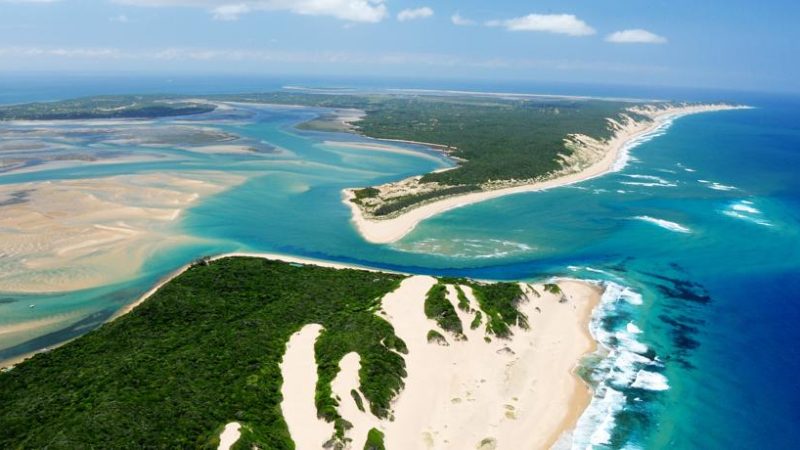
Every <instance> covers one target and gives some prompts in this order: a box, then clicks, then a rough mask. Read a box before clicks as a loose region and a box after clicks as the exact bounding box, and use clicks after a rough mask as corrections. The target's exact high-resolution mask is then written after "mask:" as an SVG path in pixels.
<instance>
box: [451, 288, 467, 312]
mask: <svg viewBox="0 0 800 450" xmlns="http://www.w3.org/2000/svg"><path fill="white" fill-rule="evenodd" d="M454 286H455V288H456V295H458V309H460V310H462V311H466V312H470V311H471V308H470V307H469V299H468V298H467V295H466V294H464V290H463V289H461V286H459V285H457V284H456V285H454Z"/></svg>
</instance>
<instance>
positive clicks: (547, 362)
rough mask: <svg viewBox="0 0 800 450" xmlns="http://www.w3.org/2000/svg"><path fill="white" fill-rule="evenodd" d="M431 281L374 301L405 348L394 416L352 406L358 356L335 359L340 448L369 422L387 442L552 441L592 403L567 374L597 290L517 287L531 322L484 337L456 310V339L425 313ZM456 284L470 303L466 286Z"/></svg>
mask: <svg viewBox="0 0 800 450" xmlns="http://www.w3.org/2000/svg"><path fill="white" fill-rule="evenodd" d="M435 283H436V280H435V279H434V278H432V277H428V276H412V277H409V278H407V279H406V280H404V281H403V282H402V283H401V285H400V287H399V288H398V289H397V290H396V291H394V292H392V293H390V294H388V295H387V296H386V297H384V299H383V301H382V306H383V308H382V309H383V311H385V317H386V319H387V320H389V321H390V322H391V323H392V325H393V326H394V328H395V332H396V333H397V335H398V336H400V337H401V338H402V339H403V340H404V341H405V342H406V344H407V345H408V348H409V354H408V355H406V356H405V361H406V368H407V371H408V377H407V378H406V380H405V388H404V389H403V391H402V392H401V393H400V395H399V396H398V398H397V399H396V400H395V402H394V403H393V420H380V419H378V418H376V417H375V416H373V415H372V414H370V413H369V411H368V410H367V411H366V412H362V411H360V410H358V408H357V406H356V403H355V401H354V400H353V398H352V396H351V394H350V391H351V390H353V389H355V390H356V391H358V386H359V382H358V369H359V359H358V356H357V355H356V354H354V353H350V354H348V355H346V356H345V358H344V359H343V360H342V361H341V363H340V368H341V372H340V373H339V375H338V376H337V378H336V380H335V381H334V383H333V392H334V393H335V395H337V396H338V397H339V399H340V407H339V413H340V414H341V415H342V417H344V419H346V420H347V421H349V422H351V423H352V424H353V428H351V429H350V430H348V431H347V434H346V437H347V438H348V439H350V441H349V442H348V443H347V445H346V448H348V449H353V450H360V449H362V448H363V445H364V442H365V440H366V434H367V432H368V431H369V429H371V428H377V429H379V430H381V431H382V432H384V434H385V440H386V446H387V448H399V449H453V450H462V449H475V448H483V449H520V448H526V449H536V448H548V447H550V446H551V445H553V444H554V443H555V442H556V441H557V440H558V438H559V436H561V435H562V433H564V432H565V431H568V430H570V429H571V428H572V427H574V425H575V423H576V422H577V420H578V417H579V416H580V414H581V412H582V411H583V410H584V409H585V407H586V406H587V405H588V403H589V400H590V391H589V389H588V387H587V386H586V385H585V384H584V383H583V382H582V381H581V380H580V379H578V378H577V376H576V375H574V373H573V370H574V368H575V367H576V365H577V363H578V361H579V360H580V358H581V357H582V356H583V355H584V354H587V353H589V352H591V351H593V350H594V346H595V344H594V341H593V340H592V339H591V337H590V335H589V331H588V324H589V318H590V315H591V311H592V308H593V307H594V305H595V304H596V303H597V301H598V300H599V296H600V293H599V290H598V289H597V288H596V287H595V286H593V285H589V284H586V283H582V282H577V281H569V280H566V281H562V282H560V283H559V285H560V287H561V289H562V291H563V296H562V295H561V294H559V295H555V294H550V293H546V292H545V291H544V289H543V288H542V286H540V285H534V286H528V285H523V286H524V289H525V290H526V292H528V293H529V295H528V299H529V300H528V302H527V303H524V304H523V305H522V306H521V310H522V311H523V312H525V313H526V314H527V315H528V316H529V317H530V322H531V328H530V329H529V330H523V329H520V328H516V327H515V328H514V336H513V337H512V338H511V339H498V338H492V339H491V342H487V341H486V340H485V339H484V338H485V337H486V335H485V332H484V330H483V327H482V326H481V327H479V328H478V329H475V330H471V329H470V327H469V324H470V322H471V321H472V317H473V316H472V314H471V313H467V312H464V311H461V310H459V309H457V311H458V314H459V317H460V318H461V319H462V323H463V325H464V329H465V334H466V336H467V339H466V340H456V339H454V337H453V336H452V335H450V334H448V333H447V332H445V331H444V330H441V329H439V328H438V326H437V325H436V323H435V322H434V321H432V320H430V319H428V318H427V317H426V316H425V313H424V301H425V294H426V293H427V292H428V290H429V289H430V288H431V287H432V286H433V285H434V284H435ZM462 289H464V291H465V293H466V295H467V297H468V298H469V299H470V303H471V307H472V308H474V309H477V307H478V305H477V301H476V299H475V298H474V296H473V295H472V292H471V290H470V289H469V288H468V287H466V286H464V287H462ZM533 289H535V290H536V291H537V292H538V293H539V295H540V296H538V297H537V296H536V295H534V294H533V292H534V291H533ZM448 291H449V297H450V301H451V302H452V303H453V304H454V306H455V305H456V304H457V297H456V293H455V291H454V289H453V287H448ZM431 329H436V330H438V331H439V332H440V333H442V334H443V335H445V336H446V337H447V340H448V345H446V346H443V345H439V344H436V343H429V342H428V340H427V333H428V331H429V330H431ZM366 406H368V405H366ZM367 409H368V408H367ZM306 417H311V416H310V413H306ZM316 427H317V425H315V424H314V423H313V422H312V423H310V424H307V425H306V429H315V428H316ZM293 436H294V434H293ZM303 439H305V438H303ZM298 448H301V447H298Z"/></svg>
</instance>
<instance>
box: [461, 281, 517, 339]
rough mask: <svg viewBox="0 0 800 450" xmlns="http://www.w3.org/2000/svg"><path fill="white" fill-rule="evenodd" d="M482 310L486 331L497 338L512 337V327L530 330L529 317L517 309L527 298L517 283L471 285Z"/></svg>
mask: <svg viewBox="0 0 800 450" xmlns="http://www.w3.org/2000/svg"><path fill="white" fill-rule="evenodd" d="M471 287H472V292H474V293H475V298H476V299H477V300H478V304H479V305H480V307H481V310H483V312H484V313H485V314H486V331H487V332H488V333H490V334H494V335H495V336H497V337H508V336H510V335H511V329H510V328H509V327H510V326H511V325H517V326H520V327H522V328H526V329H527V328H528V317H527V316H526V315H525V314H524V313H522V312H520V311H519V310H518V309H517V305H518V304H519V302H520V301H522V299H523V298H524V297H525V296H524V294H523V292H522V289H521V288H520V287H519V284H517V283H494V284H478V283H473V284H472V285H471Z"/></svg>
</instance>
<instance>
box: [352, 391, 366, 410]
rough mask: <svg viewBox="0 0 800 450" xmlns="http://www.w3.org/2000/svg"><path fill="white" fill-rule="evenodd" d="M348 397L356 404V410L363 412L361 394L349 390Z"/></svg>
mask: <svg viewBox="0 0 800 450" xmlns="http://www.w3.org/2000/svg"><path fill="white" fill-rule="evenodd" d="M350 396H351V397H353V401H354V402H356V408H358V410H359V411H361V412H364V411H366V410H365V409H364V400H363V399H362V398H361V394H359V393H358V391H357V390H355V389H350Z"/></svg>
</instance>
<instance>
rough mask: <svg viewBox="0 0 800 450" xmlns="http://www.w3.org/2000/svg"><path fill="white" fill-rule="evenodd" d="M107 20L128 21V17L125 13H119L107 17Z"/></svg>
mask: <svg viewBox="0 0 800 450" xmlns="http://www.w3.org/2000/svg"><path fill="white" fill-rule="evenodd" d="M108 21H109V22H117V23H128V22H130V19H128V16H126V15H125V14H120V15H118V16H114V17H109V18H108Z"/></svg>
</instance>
